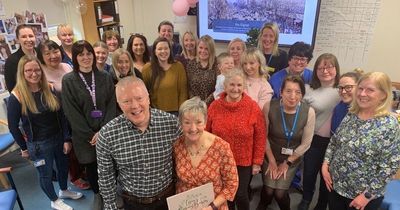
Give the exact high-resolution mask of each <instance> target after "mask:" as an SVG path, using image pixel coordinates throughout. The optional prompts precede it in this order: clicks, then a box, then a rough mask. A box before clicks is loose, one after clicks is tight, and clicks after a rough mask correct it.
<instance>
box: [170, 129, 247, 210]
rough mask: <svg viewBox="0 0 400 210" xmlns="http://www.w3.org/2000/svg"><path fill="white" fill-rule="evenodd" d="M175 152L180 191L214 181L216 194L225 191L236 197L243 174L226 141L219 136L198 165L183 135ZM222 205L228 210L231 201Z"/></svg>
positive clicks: (175, 147) (228, 194)
mask: <svg viewBox="0 0 400 210" xmlns="http://www.w3.org/2000/svg"><path fill="white" fill-rule="evenodd" d="M174 155H175V161H176V173H177V176H178V182H177V184H176V192H177V193H181V192H184V191H187V190H190V189H192V188H195V187H198V186H201V185H204V184H207V183H209V182H212V183H213V186H214V194H215V196H214V197H215V198H216V197H217V196H218V195H223V197H224V198H225V199H227V200H229V201H233V199H234V198H235V194H236V190H237V188H238V184H239V178H238V174H237V169H236V163H235V159H234V158H233V154H232V151H231V149H230V147H229V144H228V143H227V142H226V141H224V140H222V139H221V138H219V137H216V138H215V140H214V142H213V144H212V145H211V146H210V148H209V149H208V151H207V152H206V154H205V155H204V157H203V159H202V160H201V161H200V163H199V165H198V166H197V167H193V165H192V163H191V158H190V154H189V153H188V151H187V150H186V146H185V143H184V137H183V136H182V137H180V138H179V139H178V140H177V141H176V142H175V145H174ZM219 209H220V210H228V205H227V203H226V202H225V203H224V204H223V205H221V206H220V207H219Z"/></svg>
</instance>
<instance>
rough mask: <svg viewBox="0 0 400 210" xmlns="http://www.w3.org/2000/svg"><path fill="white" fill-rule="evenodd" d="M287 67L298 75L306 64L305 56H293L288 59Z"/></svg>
mask: <svg viewBox="0 0 400 210" xmlns="http://www.w3.org/2000/svg"><path fill="white" fill-rule="evenodd" d="M288 64H289V66H288V69H289V72H290V73H291V74H294V75H300V74H301V73H303V71H304V69H305V68H306V67H307V65H308V59H307V57H300V56H293V57H292V58H291V59H290V60H289V61H288Z"/></svg>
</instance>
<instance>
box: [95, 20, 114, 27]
mask: <svg viewBox="0 0 400 210" xmlns="http://www.w3.org/2000/svg"><path fill="white" fill-rule="evenodd" d="M117 24H119V22H115V21H111V22H107V23H102V24H99V25H98V26H97V28H100V27H104V26H111V25H117Z"/></svg>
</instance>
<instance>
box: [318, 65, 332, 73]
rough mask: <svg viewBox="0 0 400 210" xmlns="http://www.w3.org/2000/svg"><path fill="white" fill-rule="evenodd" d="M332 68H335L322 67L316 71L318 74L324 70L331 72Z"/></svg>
mask: <svg viewBox="0 0 400 210" xmlns="http://www.w3.org/2000/svg"><path fill="white" fill-rule="evenodd" d="M334 68H335V66H324V67H319V68H317V71H319V72H324V71H325V70H327V71H332V70H333V69H334Z"/></svg>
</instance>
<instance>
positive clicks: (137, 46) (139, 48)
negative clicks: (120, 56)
mask: <svg viewBox="0 0 400 210" xmlns="http://www.w3.org/2000/svg"><path fill="white" fill-rule="evenodd" d="M144 50H145V46H144V42H143V40H142V39H141V38H139V37H135V38H134V39H133V42H132V52H133V53H134V54H135V56H142V55H143V54H144Z"/></svg>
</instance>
